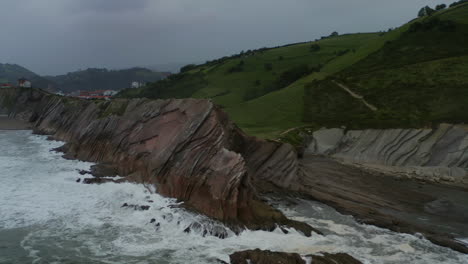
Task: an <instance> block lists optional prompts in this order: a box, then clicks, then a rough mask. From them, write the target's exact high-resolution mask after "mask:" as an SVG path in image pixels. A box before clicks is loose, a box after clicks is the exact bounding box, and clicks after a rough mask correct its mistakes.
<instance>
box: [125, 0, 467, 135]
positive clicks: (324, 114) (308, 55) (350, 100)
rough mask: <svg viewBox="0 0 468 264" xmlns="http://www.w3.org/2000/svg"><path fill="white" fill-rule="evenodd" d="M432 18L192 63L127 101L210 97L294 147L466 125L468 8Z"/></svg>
mask: <svg viewBox="0 0 468 264" xmlns="http://www.w3.org/2000/svg"><path fill="white" fill-rule="evenodd" d="M431 10H433V11H434V12H432V11H431V12H430V13H431V14H424V15H422V16H421V17H420V18H418V19H415V20H413V21H411V22H410V23H408V24H405V25H403V26H402V27H400V28H397V29H394V30H391V31H388V32H378V33H365V34H363V33H359V34H347V35H338V34H337V33H334V34H332V35H330V36H328V37H325V38H322V39H320V40H316V41H312V42H305V43H298V44H293V45H287V46H283V47H277V48H271V49H267V48H263V49H259V50H253V51H247V52H242V53H240V54H236V55H233V56H231V57H224V58H221V59H218V60H214V61H209V62H207V63H205V64H203V65H188V66H186V67H184V69H183V71H182V73H180V74H178V75H175V76H172V77H171V78H170V79H167V80H164V81H161V82H157V83H154V84H152V85H150V86H148V87H146V88H143V89H138V90H127V91H124V92H122V93H121V96H123V97H140V96H144V97H150V98H170V97H175V98H180V97H188V96H190V97H196V98H210V99H212V100H213V101H214V102H216V103H218V104H220V105H222V106H223V107H224V108H225V110H226V111H227V112H228V113H229V114H230V116H231V117H232V118H233V119H234V120H235V121H236V122H237V124H238V125H239V126H240V127H242V128H243V129H244V130H245V131H247V132H248V133H250V134H253V135H257V136H261V137H265V138H278V136H280V139H283V140H286V141H289V142H292V143H296V144H298V142H300V138H301V134H303V133H308V131H312V130H313V129H316V128H319V127H322V126H329V127H331V126H335V127H336V126H347V127H348V128H382V127H385V128H388V127H416V126H417V127H420V126H429V125H432V124H435V123H439V122H467V121H468V45H467V43H468V3H464V2H460V3H458V4H456V5H452V7H450V8H446V7H444V6H442V5H439V6H438V7H436V8H435V9H431ZM336 82H337V83H340V84H342V85H343V86H346V87H348V88H349V89H350V90H352V92H354V93H355V94H357V96H358V97H359V96H362V97H363V98H364V99H365V100H366V101H367V102H368V103H369V104H371V105H373V106H375V107H376V108H377V110H376V111H373V110H372V109H370V108H369V107H367V106H365V105H364V104H363V102H362V101H361V99H359V98H354V97H352V96H351V95H350V93H349V92H346V91H345V90H344V89H343V88H342V87H340V86H338V85H337V83H336ZM292 128H298V129H295V130H294V129H292ZM286 130H289V131H290V132H288V133H282V132H283V131H286Z"/></svg>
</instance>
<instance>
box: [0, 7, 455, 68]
mask: <svg viewBox="0 0 468 264" xmlns="http://www.w3.org/2000/svg"><path fill="white" fill-rule="evenodd" d="M451 2H454V0H452V1H444V0H437V1H434V0H0V63H7V62H8V63H17V64H20V65H22V66H24V67H26V68H28V69H30V70H32V71H34V72H36V73H38V74H63V73H66V72H69V71H74V70H77V69H85V68H88V67H107V68H123V67H132V66H145V65H158V64H168V63H190V62H204V61H206V60H208V59H213V58H217V57H222V56H225V55H230V54H234V53H237V52H240V51H241V50H247V49H256V48H260V47H264V46H277V45H282V44H288V43H293V42H300V41H308V40H313V39H316V38H319V37H320V36H322V35H328V34H330V33H331V32H332V31H335V30H336V31H338V32H339V33H352V32H370V31H379V30H386V29H388V28H389V27H397V26H399V25H401V24H403V23H405V22H407V21H408V20H410V19H412V18H414V17H415V16H416V14H417V12H418V9H419V8H421V7H422V6H424V5H430V6H434V5H435V4H439V3H451Z"/></svg>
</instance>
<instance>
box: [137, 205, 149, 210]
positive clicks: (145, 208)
mask: <svg viewBox="0 0 468 264" xmlns="http://www.w3.org/2000/svg"><path fill="white" fill-rule="evenodd" d="M139 209H140V210H141V211H147V210H149V209H150V206H149V205H141V206H140V207H139Z"/></svg>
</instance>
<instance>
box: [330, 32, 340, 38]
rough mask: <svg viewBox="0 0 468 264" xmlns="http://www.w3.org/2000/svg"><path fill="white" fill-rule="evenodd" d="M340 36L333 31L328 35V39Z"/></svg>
mask: <svg viewBox="0 0 468 264" xmlns="http://www.w3.org/2000/svg"><path fill="white" fill-rule="evenodd" d="M339 35H340V34H338V32H336V31H333V32H332V33H331V34H330V37H337V36H339Z"/></svg>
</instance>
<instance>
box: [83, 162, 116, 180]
mask: <svg viewBox="0 0 468 264" xmlns="http://www.w3.org/2000/svg"><path fill="white" fill-rule="evenodd" d="M90 173H91V174H92V175H93V176H94V177H98V178H99V177H115V176H117V170H116V169H115V168H114V166H113V165H111V164H96V165H93V166H91V172H90Z"/></svg>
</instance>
